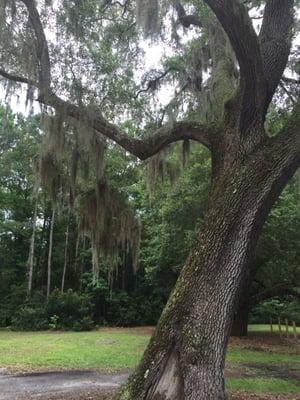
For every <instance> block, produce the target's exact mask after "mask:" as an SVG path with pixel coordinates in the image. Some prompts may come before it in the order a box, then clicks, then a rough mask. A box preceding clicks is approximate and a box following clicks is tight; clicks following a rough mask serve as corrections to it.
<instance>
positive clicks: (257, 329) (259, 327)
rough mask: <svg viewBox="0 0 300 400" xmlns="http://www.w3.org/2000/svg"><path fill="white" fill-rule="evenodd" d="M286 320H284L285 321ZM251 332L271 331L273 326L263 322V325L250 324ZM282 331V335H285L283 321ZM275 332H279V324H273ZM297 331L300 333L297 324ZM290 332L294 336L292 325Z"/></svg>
mask: <svg viewBox="0 0 300 400" xmlns="http://www.w3.org/2000/svg"><path fill="white" fill-rule="evenodd" d="M283 322H284V321H283ZM248 329H249V332H268V333H269V332H270V331H271V327H270V325H267V324H265V325H264V324H261V325H255V324H253V325H249V327H248ZM281 331H282V335H283V336H285V332H286V331H285V325H284V324H283V323H282V325H281ZM273 332H274V333H278V334H279V328H278V325H277V324H273ZM297 333H298V334H299V335H300V327H299V326H297ZM289 334H290V336H291V337H292V335H293V327H292V326H291V325H290V326H289Z"/></svg>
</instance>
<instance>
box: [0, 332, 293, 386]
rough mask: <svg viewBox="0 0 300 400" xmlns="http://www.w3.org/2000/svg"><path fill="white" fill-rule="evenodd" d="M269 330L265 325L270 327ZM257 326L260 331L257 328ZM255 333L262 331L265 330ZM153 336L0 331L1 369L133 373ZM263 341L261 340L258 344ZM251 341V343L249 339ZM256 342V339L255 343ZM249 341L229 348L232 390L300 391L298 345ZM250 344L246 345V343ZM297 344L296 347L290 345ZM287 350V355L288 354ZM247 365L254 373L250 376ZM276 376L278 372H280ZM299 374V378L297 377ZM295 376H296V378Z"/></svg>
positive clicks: (142, 333) (146, 333) (109, 333)
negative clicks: (252, 346) (259, 346)
mask: <svg viewBox="0 0 300 400" xmlns="http://www.w3.org/2000/svg"><path fill="white" fill-rule="evenodd" d="M266 326H267V325H266ZM258 328H259V329H258ZM258 328H257V326H255V328H254V329H253V327H251V330H252V331H254V330H256V331H260V332H263V331H264V328H263V327H258ZM149 337H150V331H147V330H146V331H142V330H139V329H132V330H130V329H111V330H109V329H100V330H99V331H93V332H11V331H7V330H2V331H0V368H4V369H8V370H12V371H21V372H25V371H26V372H28V371H37V370H58V369H79V370H80V369H98V370H102V371H109V372H117V371H120V370H124V369H132V368H134V367H135V365H136V364H137V363H138V361H139V359H140V357H141V355H142V353H143V350H144V349H145V347H146V345H147V343H148V340H149ZM261 340H263V339H261V338H260V341H261ZM249 342H250V340H249ZM253 342H254V343H255V344H257V342H256V340H253V339H252V340H251V345H252V343H253ZM244 343H245V341H241V344H242V345H241V346H239V342H237V343H235V344H233V345H231V346H230V347H229V350H228V353H227V363H228V365H229V366H230V368H233V370H234V371H237V372H235V374H234V375H233V376H229V378H228V379H227V381H226V385H227V388H228V389H229V390H233V391H235V390H244V391H248V392H253V393H265V392H268V393H300V384H299V382H298V383H297V377H298V376H300V356H299V346H297V345H295V349H296V347H297V350H295V351H292V352H291V351H290V350H291V349H290V347H291V346H285V347H284V348H283V350H282V349H281V348H280V347H279V346H275V347H274V348H272V347H270V346H269V347H268V350H267V351H266V349H263V348H262V349H261V351H260V349H259V348H258V349H255V350H252V349H251V346H250V347H249V348H247V347H245V345H244ZM246 343H247V342H246ZM292 346H293V345H292ZM285 350H286V351H285ZM249 366H250V370H251V373H250V375H249V374H248V371H249ZM264 368H265V369H266V370H268V371H269V369H270V368H271V370H272V368H275V369H276V368H277V369H278V368H279V369H280V371H281V373H282V371H289V370H291V371H292V372H293V373H292V374H291V376H290V377H289V376H288V374H286V375H284V374H282V376H283V378H282V376H281V375H280V374H279V375H278V373H277V374H275V376H272V374H271V375H270V371H269V372H268V374H267V375H265V374H264ZM277 372H278V371H277ZM297 374H298V375H297ZM295 377H296V378H295Z"/></svg>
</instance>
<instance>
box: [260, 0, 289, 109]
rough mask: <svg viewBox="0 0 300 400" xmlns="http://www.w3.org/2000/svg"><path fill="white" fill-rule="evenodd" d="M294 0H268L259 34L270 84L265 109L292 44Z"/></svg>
mask: <svg viewBox="0 0 300 400" xmlns="http://www.w3.org/2000/svg"><path fill="white" fill-rule="evenodd" d="M293 5H294V0H284V1H282V0H268V2H267V4H266V6H265V10H264V18H263V23H262V27H261V31H260V34H259V41H260V46H261V52H262V61H263V69H264V74H265V77H266V80H267V84H268V89H267V90H268V95H267V101H266V104H265V110H266V109H267V107H268V106H269V103H270V102H271V100H272V97H273V95H274V93H275V90H276V89H277V86H278V84H279V82H280V79H281V78H282V75H283V72H284V70H285V68H286V65H287V61H288V58H289V55H290V50H291V45H292V35H291V31H292V27H293V23H294V18H293V13H294V10H293Z"/></svg>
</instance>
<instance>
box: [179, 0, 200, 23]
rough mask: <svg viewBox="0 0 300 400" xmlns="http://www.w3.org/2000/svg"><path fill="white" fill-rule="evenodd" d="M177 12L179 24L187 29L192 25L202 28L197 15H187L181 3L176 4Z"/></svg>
mask: <svg viewBox="0 0 300 400" xmlns="http://www.w3.org/2000/svg"><path fill="white" fill-rule="evenodd" d="M174 7H175V10H176V11H177V15H178V22H179V23H180V24H181V25H182V26H184V27H185V28H189V27H190V26H191V25H193V26H198V27H199V28H202V22H201V20H200V18H199V17H198V16H197V15H193V14H187V13H186V11H185V9H184V7H183V5H182V4H181V3H180V2H179V1H175V3H174Z"/></svg>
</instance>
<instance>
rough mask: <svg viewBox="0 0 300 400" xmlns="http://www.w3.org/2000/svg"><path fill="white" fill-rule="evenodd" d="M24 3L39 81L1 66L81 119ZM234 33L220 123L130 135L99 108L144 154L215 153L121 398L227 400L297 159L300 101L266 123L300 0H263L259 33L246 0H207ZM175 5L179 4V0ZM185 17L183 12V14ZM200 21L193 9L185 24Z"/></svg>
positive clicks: (115, 134)
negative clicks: (166, 291)
mask: <svg viewBox="0 0 300 400" xmlns="http://www.w3.org/2000/svg"><path fill="white" fill-rule="evenodd" d="M22 1H23V3H24V4H25V5H26V7H27V11H28V15H29V20H30V23H31V24H32V27H33V31H34V34H35V36H36V42H37V45H36V46H37V51H36V53H37V59H38V70H39V77H38V80H39V82H34V81H33V80H32V79H30V78H26V77H20V76H17V75H14V74H12V73H9V72H7V71H5V70H3V69H0V74H1V75H2V76H3V77H5V78H6V79H9V80H12V81H17V82H22V83H27V84H29V85H31V86H35V87H37V89H38V91H39V101H40V102H41V103H43V104H45V105H47V106H50V107H53V108H55V109H58V110H59V109H61V108H63V109H64V112H65V114H66V115H68V116H70V117H72V118H74V119H81V118H86V117H87V116H89V114H88V110H87V109H85V108H84V107H78V106H76V105H74V104H72V103H70V102H69V101H65V100H63V99H62V98H60V97H58V96H57V95H56V94H54V93H53V92H52V90H51V69H50V62H51V60H50V58H49V53H48V46H47V41H46V37H45V34H44V32H43V27H42V23H41V21H40V18H39V15H38V12H37V9H36V6H35V3H34V1H33V0H22ZM204 1H205V3H207V5H208V6H209V7H210V8H211V9H212V11H213V12H214V13H215V15H216V17H217V18H218V20H219V22H220V23H221V25H222V26H223V29H224V31H225V32H226V34H227V35H228V38H229V40H230V42H231V45H232V48H233V50H234V52H235V54H236V58H237V61H238V63H239V67H240V68H239V72H240V82H239V86H238V88H237V90H236V94H235V95H234V97H233V99H232V100H230V101H229V102H228V103H227V104H226V105H225V112H224V121H223V124H222V126H219V127H213V128H211V127H209V126H205V125H203V124H199V123H194V122H190V121H181V122H176V123H175V124H174V125H172V126H170V125H168V126H164V127H162V128H160V129H158V130H157V131H156V132H155V133H154V134H153V135H152V136H148V138H147V139H144V140H143V139H139V138H132V137H129V136H128V135H126V133H124V132H122V130H121V129H120V128H119V127H118V126H116V125H114V124H112V123H110V122H109V121H107V120H106V119H105V117H104V116H103V115H102V114H101V113H99V115H97V116H96V117H95V118H93V121H92V122H93V127H94V129H95V131H98V132H99V133H101V134H102V135H104V136H106V137H107V138H109V139H111V140H113V141H114V142H116V143H118V144H119V145H120V146H122V147H123V148H124V149H125V150H127V151H129V152H130V153H132V154H133V155H135V156H137V157H139V158H140V159H146V158H148V157H151V156H152V155H154V154H156V153H157V152H158V151H160V150H162V149H163V148H164V147H166V146H167V145H169V144H170V143H173V142H175V141H178V140H186V139H191V140H195V141H197V142H199V143H202V144H203V145H205V146H206V147H207V148H208V149H209V150H210V151H211V156H212V185H211V192H210V199H209V205H208V210H207V214H206V217H205V221H204V224H203V227H202V229H201V231H200V232H198V236H197V241H196V244H195V246H194V249H193V250H192V252H191V254H190V255H189V257H188V260H187V262H186V264H185V266H184V268H183V269H182V271H181V274H180V276H179V279H178V281H177V283H176V286H175V288H174V290H173V292H172V294H171V296H170V299H169V301H168V303H167V305H166V307H165V309H164V311H163V313H162V316H161V318H160V321H159V324H158V326H157V329H156V332H155V333H154V335H153V337H152V339H151V341H150V343H149V346H148V348H147V350H146V352H145V354H144V356H143V359H142V361H141V363H140V365H139V366H138V368H137V370H136V372H135V373H134V374H133V376H132V377H131V378H130V380H129V382H128V383H127V384H126V385H125V387H124V388H123V389H122V390H121V392H120V393H119V394H118V395H117V398H118V399H120V400H224V399H226V394H225V388H224V375H223V370H224V359H225V352H226V345H227V341H228V337H229V333H230V330H231V325H232V319H233V313H234V309H235V305H236V304H237V300H238V297H239V292H240V290H241V288H242V286H243V284H244V279H245V277H246V276H247V268H248V265H249V262H250V260H251V257H252V255H253V252H254V248H255V245H256V242H257V239H258V236H259V234H260V231H261V228H262V225H263V223H264V221H265V219H266V217H267V215H268V212H269V211H270V208H271V207H272V205H273V203H274V201H275V200H276V199H277V198H278V196H279V194H280V192H281V191H282V189H283V187H284V186H285V184H286V183H287V182H288V180H289V179H290V178H291V176H292V175H293V174H294V173H295V171H296V169H297V168H298V166H299V165H300V128H299V124H300V103H299V102H298V103H297V105H296V107H295V110H294V112H293V114H292V116H291V117H290V119H289V121H288V123H287V124H286V126H285V127H284V128H283V129H282V132H281V133H280V134H279V135H277V136H276V137H273V138H272V137H270V136H268V135H267V133H266V131H265V129H264V122H265V117H266V112H267V110H268V107H269V104H270V102H271V100H272V97H273V95H274V93H275V90H276V88H277V87H278V85H279V82H280V79H281V77H282V75H283V72H284V69H285V66H286V64H287V61H288V55H289V53H290V47H291V30H292V26H293V5H294V0H267V1H266V6H265V12H264V18H263V25H262V29H261V32H260V34H259V35H257V34H256V32H255V31H254V29H253V26H252V23H251V20H250V18H249V15H248V13H247V10H246V8H245V5H244V4H243V2H241V1H240V0H226V1H225V0H204ZM176 3H177V2H176ZM183 16H184V15H183ZM193 21H196V23H198V20H195V19H194V18H191V17H190V16H189V24H194V23H195V22H193Z"/></svg>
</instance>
